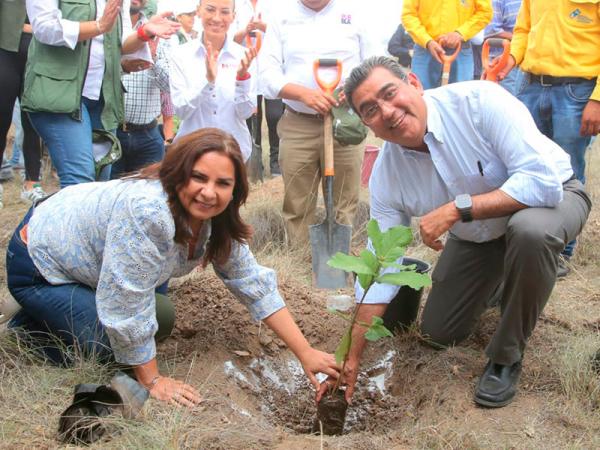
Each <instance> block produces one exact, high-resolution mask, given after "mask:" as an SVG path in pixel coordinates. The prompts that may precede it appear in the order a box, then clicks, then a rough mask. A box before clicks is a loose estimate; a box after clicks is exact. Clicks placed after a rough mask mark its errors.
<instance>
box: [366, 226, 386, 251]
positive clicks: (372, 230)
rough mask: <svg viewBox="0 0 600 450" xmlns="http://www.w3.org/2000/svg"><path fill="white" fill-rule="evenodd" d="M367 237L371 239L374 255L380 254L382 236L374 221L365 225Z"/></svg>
mask: <svg viewBox="0 0 600 450" xmlns="http://www.w3.org/2000/svg"><path fill="white" fill-rule="evenodd" d="M367 236H369V239H371V244H373V248H374V249H375V253H376V254H377V255H379V254H381V243H382V239H383V236H382V233H381V229H380V228H379V224H378V223H377V221H376V220H375V219H371V220H369V222H368V223H367Z"/></svg>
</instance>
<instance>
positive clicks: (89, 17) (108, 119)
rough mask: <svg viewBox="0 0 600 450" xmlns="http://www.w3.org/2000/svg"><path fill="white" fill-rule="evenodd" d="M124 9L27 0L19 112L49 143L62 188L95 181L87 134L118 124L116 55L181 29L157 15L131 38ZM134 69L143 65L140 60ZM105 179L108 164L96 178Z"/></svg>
mask: <svg viewBox="0 0 600 450" xmlns="http://www.w3.org/2000/svg"><path fill="white" fill-rule="evenodd" d="M131 3H132V4H134V3H139V0H131ZM129 6H130V1H129V0H107V1H105V0H83V1H78V2H76V3H75V2H60V1H59V0H28V1H27V13H28V16H29V17H30V18H31V25H32V28H33V35H34V38H33V40H32V42H31V46H30V49H29V60H28V62H27V68H26V72H25V86H24V92H23V101H22V108H23V110H25V111H27V112H28V113H29V117H30V119H31V122H32V123H33V126H34V127H35V129H36V130H37V132H38V134H39V135H40V137H41V138H42V139H43V140H44V142H45V143H46V145H47V146H48V151H49V153H50V157H51V158H52V163H53V164H54V166H55V167H56V170H57V172H58V176H59V178H60V185H61V187H65V186H68V185H71V184H77V183H83V182H89V181H94V180H95V179H96V173H95V164H94V161H95V158H94V149H93V146H92V129H104V130H108V131H113V130H115V129H116V128H117V125H118V124H119V123H120V122H122V121H123V90H122V86H121V54H128V53H133V52H135V51H137V50H139V49H141V48H142V46H144V45H145V42H147V41H149V40H150V39H155V38H157V37H161V38H168V37H169V36H171V35H172V34H173V33H175V32H176V31H177V29H178V28H179V25H178V24H177V23H175V22H171V21H170V20H167V19H166V18H165V16H166V14H162V15H158V16H154V17H153V18H152V19H150V21H149V22H148V23H147V24H146V25H144V26H143V27H141V28H140V29H138V31H137V32H136V33H132V28H131V20H130V18H129ZM138 67H139V69H140V70H141V69H143V68H145V66H144V64H142V62H141V61H140V64H139V66H138ZM109 176H110V167H107V168H106V169H105V170H104V171H103V172H102V173H101V174H100V179H104V180H105V179H108V177H109Z"/></svg>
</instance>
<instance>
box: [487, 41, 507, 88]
mask: <svg viewBox="0 0 600 450" xmlns="http://www.w3.org/2000/svg"><path fill="white" fill-rule="evenodd" d="M490 46H491V47H498V48H499V47H502V55H500V59H499V60H498V62H497V63H496V64H494V65H493V66H490ZM509 57H510V41H509V40H508V39H499V38H490V39H486V40H485V41H484V42H483V47H482V49H481V64H482V66H483V73H484V76H483V77H482V78H483V79H484V80H488V81H493V82H497V81H498V73H500V71H501V70H502V69H504V67H505V66H506V63H507V62H508V58H509Z"/></svg>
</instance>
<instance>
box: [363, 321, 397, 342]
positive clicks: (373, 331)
mask: <svg viewBox="0 0 600 450" xmlns="http://www.w3.org/2000/svg"><path fill="white" fill-rule="evenodd" d="M391 336H393V335H392V333H391V332H390V330H388V329H387V328H386V327H385V326H383V319H382V318H381V317H377V316H373V318H372V319H371V326H370V327H369V329H368V330H367V332H366V333H365V339H367V340H369V341H371V342H374V341H377V340H379V339H381V338H384V337H391Z"/></svg>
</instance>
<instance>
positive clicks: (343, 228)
mask: <svg viewBox="0 0 600 450" xmlns="http://www.w3.org/2000/svg"><path fill="white" fill-rule="evenodd" d="M330 229H331V232H330V231H329V230H330ZM308 232H309V235H310V245H311V249H312V269H313V282H314V285H315V286H316V287H318V288H322V289H341V288H345V287H347V286H348V274H347V273H346V272H344V271H343V270H340V269H334V268H333V267H329V266H328V265H327V261H329V259H330V258H331V257H332V256H333V255H335V254H336V253H337V252H342V253H349V252H350V239H351V238H352V226H350V225H340V224H339V223H335V222H334V223H333V224H328V223H327V220H325V221H324V222H323V223H321V224H318V225H311V226H310V227H309V229H308Z"/></svg>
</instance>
